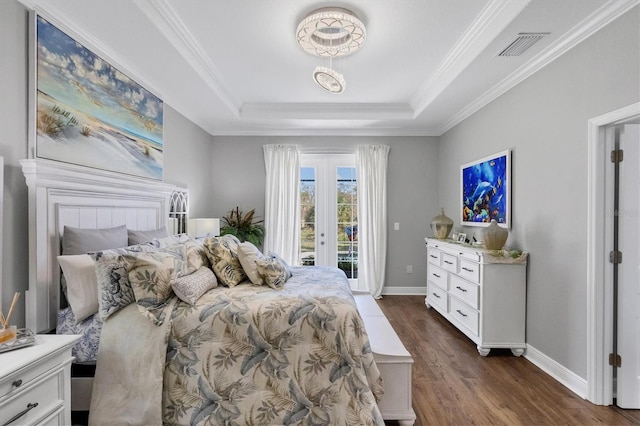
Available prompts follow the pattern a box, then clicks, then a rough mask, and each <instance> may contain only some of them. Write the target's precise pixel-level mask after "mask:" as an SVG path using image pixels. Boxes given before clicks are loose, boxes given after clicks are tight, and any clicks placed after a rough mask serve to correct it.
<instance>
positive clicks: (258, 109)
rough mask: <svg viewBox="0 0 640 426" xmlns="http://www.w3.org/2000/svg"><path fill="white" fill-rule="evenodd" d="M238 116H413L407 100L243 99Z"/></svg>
mask: <svg viewBox="0 0 640 426" xmlns="http://www.w3.org/2000/svg"><path fill="white" fill-rule="evenodd" d="M240 118H242V119H286V120H292V119H294V120H295V119H298V120H305V119H306V120H382V119H385V120H413V119H414V113H413V109H411V107H410V106H409V105H407V104H365V103H345V104H342V103H330V104H323V103H245V104H244V105H242V108H241V109H240Z"/></svg>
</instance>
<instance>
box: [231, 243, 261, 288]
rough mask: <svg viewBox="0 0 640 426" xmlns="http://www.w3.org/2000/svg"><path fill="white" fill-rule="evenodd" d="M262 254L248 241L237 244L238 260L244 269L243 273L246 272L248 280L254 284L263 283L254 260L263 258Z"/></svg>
mask: <svg viewBox="0 0 640 426" xmlns="http://www.w3.org/2000/svg"><path fill="white" fill-rule="evenodd" d="M264 257H265V256H264V254H262V252H261V251H260V250H259V249H258V247H256V246H254V245H253V244H252V243H250V242H249V241H245V242H244V243H240V244H239V245H238V260H239V261H240V264H241V265H242V269H244V273H245V274H247V277H249V280H251V282H252V283H253V284H255V285H262V284H264V278H262V276H261V275H260V274H259V273H258V268H257V266H256V261H257V260H259V259H264Z"/></svg>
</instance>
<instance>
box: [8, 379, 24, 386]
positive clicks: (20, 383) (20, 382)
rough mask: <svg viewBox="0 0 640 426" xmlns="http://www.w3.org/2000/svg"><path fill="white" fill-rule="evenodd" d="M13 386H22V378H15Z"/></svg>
mask: <svg viewBox="0 0 640 426" xmlns="http://www.w3.org/2000/svg"><path fill="white" fill-rule="evenodd" d="M11 386H13V387H14V388H19V387H20V386H22V379H18V380H14V381H13V383H11Z"/></svg>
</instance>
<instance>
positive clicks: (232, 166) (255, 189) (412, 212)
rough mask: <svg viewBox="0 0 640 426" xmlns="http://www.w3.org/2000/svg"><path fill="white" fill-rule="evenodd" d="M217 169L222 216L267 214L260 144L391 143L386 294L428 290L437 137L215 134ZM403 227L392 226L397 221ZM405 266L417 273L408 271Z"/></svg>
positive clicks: (435, 209)
mask: <svg viewBox="0 0 640 426" xmlns="http://www.w3.org/2000/svg"><path fill="white" fill-rule="evenodd" d="M213 141H214V148H213V154H214V157H215V158H216V161H215V164H214V170H213V185H212V191H213V193H214V208H213V211H214V213H215V214H216V215H218V216H220V215H223V214H225V213H226V212H227V211H229V210H231V209H232V208H234V207H235V206H237V205H238V206H240V207H241V208H242V209H244V210H250V209H252V208H255V209H256V212H257V214H259V215H260V216H261V217H264V202H265V200H264V197H265V188H264V180H265V166H264V156H263V151H262V146H263V145H266V144H273V143H290V144H298V145H300V146H301V147H302V148H303V149H304V148H329V149H330V148H344V147H355V146H356V145H358V144H384V145H389V146H390V147H391V150H390V151H389V165H388V176H387V190H388V200H387V202H388V221H389V223H388V224H387V229H388V246H387V272H386V282H385V287H387V289H386V290H385V293H388V292H393V291H394V289H393V287H396V290H395V291H403V290H398V289H397V288H398V287H416V288H414V289H412V291H414V292H424V291H425V283H426V276H427V270H426V263H425V256H426V254H425V249H424V237H426V236H428V235H431V232H430V230H429V223H430V222H431V218H433V217H434V216H436V215H437V214H438V212H439V204H438V201H437V200H438V144H437V138H433V137H307V136H305V137H293V136H290V137H257V136H255V137H249V136H247V137H240V136H228V137H224V136H216V137H214V139H213ZM394 222H399V223H400V230H398V231H394V230H393V223H394ZM407 265H412V266H413V270H414V273H413V274H407Z"/></svg>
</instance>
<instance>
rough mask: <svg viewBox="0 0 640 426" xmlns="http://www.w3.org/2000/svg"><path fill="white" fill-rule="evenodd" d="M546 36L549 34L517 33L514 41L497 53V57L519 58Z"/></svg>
mask: <svg viewBox="0 0 640 426" xmlns="http://www.w3.org/2000/svg"><path fill="white" fill-rule="evenodd" d="M546 35H549V33H519V34H518V35H517V36H516V38H515V40H513V41H512V42H511V43H509V45H508V46H507V47H505V48H504V49H502V51H501V52H500V53H498V56H520V55H522V54H523V53H524V52H525V51H526V50H527V49H528V48H530V47H531V46H533V45H534V44H536V43H537V42H538V41H539V40H540V39H541V38H542V37H544V36H546Z"/></svg>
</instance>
